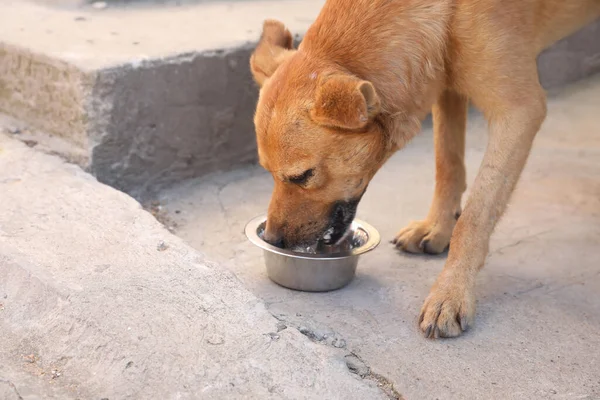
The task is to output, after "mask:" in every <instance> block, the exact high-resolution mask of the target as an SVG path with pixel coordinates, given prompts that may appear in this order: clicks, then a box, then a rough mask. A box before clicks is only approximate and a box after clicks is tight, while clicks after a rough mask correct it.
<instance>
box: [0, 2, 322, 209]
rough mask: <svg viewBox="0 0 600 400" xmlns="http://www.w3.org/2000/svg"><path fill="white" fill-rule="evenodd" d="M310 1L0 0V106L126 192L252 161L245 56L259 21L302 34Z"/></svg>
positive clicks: (253, 93)
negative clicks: (119, 0) (148, 0)
mask: <svg viewBox="0 0 600 400" xmlns="http://www.w3.org/2000/svg"><path fill="white" fill-rule="evenodd" d="M322 3H323V2H322V1H321V0H303V1H299V0H290V1H278V0H267V1H251V2H242V1H230V2H203V3H199V4H188V5H182V6H179V7H175V6H154V7H110V6H109V7H107V8H106V9H103V10H96V9H94V8H91V7H86V8H81V9H79V8H78V9H70V8H55V7H46V6H43V5H40V4H33V3H28V2H20V1H19V2H17V1H15V2H10V1H9V2H0V38H1V39H0V110H3V111H5V112H7V113H9V114H11V115H13V116H15V117H17V118H19V119H21V120H23V121H25V122H26V123H27V124H29V125H30V126H33V127H36V128H40V129H41V130H42V131H45V132H49V133H51V134H52V135H54V136H56V137H59V138H62V139H64V142H65V143H67V144H69V145H70V146H69V147H70V149H69V150H67V146H61V147H60V149H59V151H60V152H61V153H63V154H68V156H69V158H70V159H73V160H75V161H77V162H78V163H79V164H80V165H82V166H83V167H84V168H86V169H88V170H89V171H91V172H92V173H93V174H94V175H95V176H96V177H98V179H99V180H101V181H102V182H105V183H107V184H110V185H112V186H114V187H117V188H119V189H121V190H124V191H126V192H128V193H131V194H133V195H134V196H136V197H137V198H142V197H144V195H145V194H147V193H148V192H149V191H152V190H156V189H157V188H159V187H161V186H162V185H164V184H167V183H170V182H174V181H178V180H181V179H185V178H189V177H195V176H198V175H201V174H204V173H207V172H210V171H214V170H217V169H221V168H227V167H229V166H231V165H235V164H239V163H245V162H252V161H253V160H254V159H255V153H256V150H255V143H254V133H253V126H252V115H253V112H254V107H255V102H256V98H257V92H258V90H257V88H256V87H255V85H254V83H253V81H252V79H251V75H250V71H249V67H248V58H249V54H250V51H251V49H252V47H253V43H254V42H255V41H256V40H257V39H258V37H259V35H260V29H261V27H262V22H263V20H264V19H265V18H267V17H274V18H279V19H282V20H285V21H286V23H287V24H288V25H289V27H290V29H292V30H293V31H294V32H297V33H302V32H304V31H305V30H306V28H307V27H308V25H309V24H310V23H311V21H312V20H313V19H314V17H315V16H316V15H317V13H318V11H319V9H320V7H321V5H322ZM40 140H43V138H42V139H40Z"/></svg>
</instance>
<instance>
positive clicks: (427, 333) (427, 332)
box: [423, 325, 432, 339]
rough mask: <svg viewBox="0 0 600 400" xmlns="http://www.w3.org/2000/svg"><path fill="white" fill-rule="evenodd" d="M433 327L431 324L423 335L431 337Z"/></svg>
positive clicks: (427, 337)
mask: <svg viewBox="0 0 600 400" xmlns="http://www.w3.org/2000/svg"><path fill="white" fill-rule="evenodd" d="M431 328H432V326H431V325H429V326H428V327H427V329H426V330H425V333H424V334H423V336H425V338H426V339H429V338H430V335H431Z"/></svg>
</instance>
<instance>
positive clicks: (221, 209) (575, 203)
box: [162, 76, 600, 400]
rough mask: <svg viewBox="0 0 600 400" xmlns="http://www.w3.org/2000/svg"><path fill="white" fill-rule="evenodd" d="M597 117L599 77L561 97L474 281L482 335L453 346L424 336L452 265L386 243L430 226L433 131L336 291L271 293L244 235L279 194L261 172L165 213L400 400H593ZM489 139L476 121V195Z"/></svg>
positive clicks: (380, 182)
mask: <svg viewBox="0 0 600 400" xmlns="http://www.w3.org/2000/svg"><path fill="white" fill-rule="evenodd" d="M599 104H600V76H597V77H595V78H593V79H588V80H586V81H582V82H581V83H579V84H577V85H576V86H574V87H570V88H568V89H567V90H564V91H561V92H560V93H554V91H553V93H552V95H551V97H550V100H549V105H548V118H547V120H546V122H545V123H544V125H543V128H542V130H541V132H540V133H539V134H538V136H537V138H536V142H535V146H534V150H533V152H532V154H531V157H530V160H529V163H528V165H527V168H526V170H525V171H524V173H523V177H522V179H521V181H520V183H519V185H518V187H517V190H516V192H515V194H514V196H513V199H512V201H511V204H510V206H509V208H508V210H507V212H506V214H505V216H504V218H503V220H502V221H501V223H500V224H499V225H498V227H497V229H496V232H495V234H494V235H493V237H492V241H491V251H490V255H489V257H488V260H487V265H486V267H485V268H484V269H483V270H482V272H481V273H480V275H479V277H478V287H477V295H478V310H477V315H476V320H475V326H474V327H473V329H472V330H470V331H469V332H467V333H466V334H465V335H464V336H462V337H460V338H458V339H454V340H443V341H431V340H426V339H424V338H423V337H422V336H421V334H420V332H419V331H418V328H417V317H418V313H419V309H420V307H421V306H422V303H423V300H424V299H425V297H426V296H427V294H428V292H429V289H430V287H431V285H432V284H433V282H434V280H435V278H436V276H437V274H438V273H439V271H440V270H441V268H442V267H443V265H444V262H445V255H442V256H439V257H436V256H411V255H407V254H403V253H400V252H398V251H396V250H395V249H394V248H393V247H392V245H390V244H388V243H387V241H386V238H387V239H391V238H393V236H394V235H395V233H396V232H397V231H398V230H399V229H400V228H402V227H404V226H405V225H406V224H407V223H408V222H409V221H411V220H414V219H421V218H423V217H424V216H425V215H426V213H427V210H428V207H429V204H430V201H431V195H432V193H433V185H434V157H433V143H432V132H431V129H430V128H426V129H425V130H424V132H423V133H422V134H421V135H420V136H418V137H417V138H415V140H414V141H413V142H412V143H411V144H410V145H409V146H408V147H407V148H406V149H404V150H403V151H400V152H399V153H398V154H397V155H395V156H394V157H393V158H392V159H391V160H390V161H388V163H387V164H386V165H385V166H384V168H383V169H382V170H381V171H380V172H379V173H378V174H377V176H376V177H375V179H374V181H373V182H371V184H370V185H369V190H368V191H367V192H366V194H365V196H364V198H363V201H362V202H361V205H360V206H359V210H358V217H359V218H361V219H364V220H366V221H368V222H369V223H370V224H372V225H373V226H375V227H376V228H377V229H378V230H379V232H380V233H381V236H382V244H381V245H380V247H379V248H378V249H376V250H375V251H374V252H372V253H369V254H367V255H366V256H363V258H361V260H360V261H359V265H358V274H357V277H356V279H355V280H354V281H353V282H352V283H351V284H350V285H349V286H347V287H346V288H344V289H342V290H339V291H335V292H330V293H318V294H317V293H302V292H295V291H290V290H287V289H284V288H281V287H279V286H277V285H276V284H274V283H272V282H270V281H269V280H268V278H267V276H266V272H265V267H264V261H263V258H262V252H261V250H260V249H257V248H255V247H254V246H252V245H251V244H250V243H249V242H248V241H247V240H246V238H245V237H244V235H243V229H244V226H245V224H246V222H247V221H249V220H250V219H252V218H254V217H255V216H257V215H259V214H263V213H264V212H265V211H266V208H267V204H268V201H269V198H270V194H271V189H272V178H271V177H270V175H268V174H266V173H265V172H264V171H262V170H261V169H259V168H247V169H244V170H239V171H236V172H233V173H229V174H218V175H213V176H211V177H210V178H208V179H204V180H202V181H195V182H189V183H187V184H184V185H181V186H180V187H178V188H176V189H174V190H172V191H169V192H167V193H165V194H164V197H163V202H162V204H163V206H164V207H163V211H164V212H165V217H167V218H171V219H172V220H173V222H174V223H176V224H177V225H178V228H177V234H178V235H180V236H181V237H182V238H184V239H186V240H187V241H188V242H189V243H190V244H192V245H193V246H194V247H196V248H198V249H201V250H203V251H206V252H208V253H209V254H211V256H213V257H215V258H216V259H218V260H219V261H220V262H222V263H224V265H225V266H227V267H228V268H229V269H230V270H231V271H232V272H234V273H235V275H236V276H237V277H238V278H239V279H240V280H241V281H242V282H243V283H244V284H245V285H246V287H248V288H249V289H250V290H251V291H252V292H254V293H255V294H257V295H258V296H259V297H261V298H262V299H263V300H264V301H265V303H266V304H267V308H268V309H269V310H270V311H271V312H272V313H273V314H274V315H276V316H277V318H278V319H279V320H281V321H283V323H284V324H285V325H287V326H295V327H300V326H302V327H305V328H306V332H307V333H309V334H310V333H311V332H312V333H313V336H315V337H322V338H323V339H322V340H321V341H322V342H328V341H329V342H331V341H333V340H334V339H335V340H336V341H338V340H339V341H341V340H343V341H344V346H345V348H346V349H347V351H349V352H351V353H352V354H355V355H356V356H358V357H359V359H360V360H362V362H364V364H365V366H367V367H369V370H370V373H371V374H372V375H373V376H380V377H384V378H381V381H382V382H386V381H389V382H391V383H393V387H394V388H395V390H397V391H398V392H399V393H401V394H402V395H403V396H405V398H406V399H424V400H430V399H431V400H434V399H444V400H452V399H482V400H487V399H507V400H508V399H523V400H536V399H556V400H558V399H589V400H592V399H598V398H600V380H599V377H600V351H599V350H598V349H600V336H599V335H598V333H597V332H598V331H599V330H600V297H599V296H598V293H599V292H600V264H599V262H598V244H599V243H600V230H599V227H600V180H599V177H600V163H599V160H600V114H599V113H598V111H599V109H598V105H599ZM486 137H487V133H486V123H485V121H483V119H482V118H481V116H479V115H477V114H473V115H471V117H470V119H469V128H468V139H467V156H466V160H467V171H468V177H469V183H472V181H473V179H474V177H475V174H476V172H477V168H478V166H479V164H480V162H481V159H482V157H483V151H484V149H485V145H486ZM467 195H468V194H467ZM314 332H321V333H320V334H319V335H315V334H314ZM325 337H327V338H325ZM353 361H355V360H353ZM357 370H358V368H357Z"/></svg>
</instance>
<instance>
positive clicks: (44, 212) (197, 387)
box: [0, 118, 388, 400]
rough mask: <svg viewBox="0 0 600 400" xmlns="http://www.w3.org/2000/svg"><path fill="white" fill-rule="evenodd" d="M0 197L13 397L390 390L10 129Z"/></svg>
mask: <svg viewBox="0 0 600 400" xmlns="http://www.w3.org/2000/svg"><path fill="white" fill-rule="evenodd" d="M2 126H3V121H2V119H1V118H0V127H2ZM0 193H2V195H1V196H0V210H2V212H0V398H1V399H3V400H4V399H6V400H12V399H15V400H17V399H21V400H23V399H25V400H29V399H31V400H32V399H132V400H134V399H198V398H202V399H261V400H262V399H282V398H287V399H315V400H316V399H357V400H358V399H386V398H388V397H387V396H385V395H384V393H383V391H381V390H380V389H379V388H378V386H377V382H376V381H375V380H370V379H367V378H368V376H366V378H365V379H361V378H360V377H358V376H357V375H355V374H353V373H352V372H351V371H350V370H349V369H348V368H347V366H346V357H347V356H351V355H350V354H349V351H348V350H346V349H345V348H343V346H339V347H340V348H338V347H335V346H323V345H321V344H318V343H314V342H313V341H311V340H310V338H308V337H307V336H306V335H305V334H304V333H301V332H300V330H298V329H296V328H295V327H293V326H292V325H289V326H288V325H285V324H282V323H281V322H280V321H279V320H278V319H277V318H275V317H274V316H273V315H271V314H270V313H269V312H268V311H267V310H266V306H265V304H264V303H263V302H262V301H261V300H260V299H258V298H257V297H256V296H255V295H253V294H252V293H250V292H249V291H248V290H246V289H245V288H244V287H243V286H242V284H241V282H240V281H239V280H238V279H237V278H236V277H235V276H234V275H233V274H231V273H230V272H228V271H227V270H226V269H225V268H223V267H222V266H221V265H220V264H216V263H214V262H211V261H210V259H208V258H207V257H205V255H204V254H202V253H200V252H198V251H196V250H194V249H192V248H191V247H189V246H188V245H186V244H185V243H184V242H183V241H182V240H181V239H179V238H177V237H175V236H173V235H172V234H171V233H169V231H167V230H166V229H165V228H164V227H163V226H162V225H161V224H160V223H159V222H157V221H156V220H155V219H154V218H153V216H152V215H151V214H150V213H148V212H147V211H145V210H143V209H142V208H141V207H140V204H139V203H138V202H136V201H135V200H134V199H132V198H131V197H129V196H127V195H126V194H123V193H121V192H119V191H117V190H115V189H113V188H111V187H108V186H106V185H103V184H101V183H99V182H97V181H96V180H95V179H94V178H93V177H92V176H90V175H89V174H87V173H85V172H83V171H82V170H81V169H80V168H79V167H77V166H74V165H69V164H66V163H65V162H63V161H62V160H60V159H59V158H58V157H55V156H49V155H46V154H43V153H42V152H39V151H37V150H36V149H31V148H29V147H27V146H26V145H24V144H22V143H20V142H19V141H17V140H15V139H14V138H9V137H7V136H6V135H4V134H0ZM248 246H250V244H248Z"/></svg>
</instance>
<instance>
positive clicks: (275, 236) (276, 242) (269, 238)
mask: <svg viewBox="0 0 600 400" xmlns="http://www.w3.org/2000/svg"><path fill="white" fill-rule="evenodd" d="M263 239H264V240H265V242H267V243H269V244H271V245H273V246H276V247H279V248H281V249H283V248H284V247H285V243H284V240H283V235H282V234H281V233H279V232H273V231H272V230H270V229H267V230H265V234H264V237H263Z"/></svg>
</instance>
